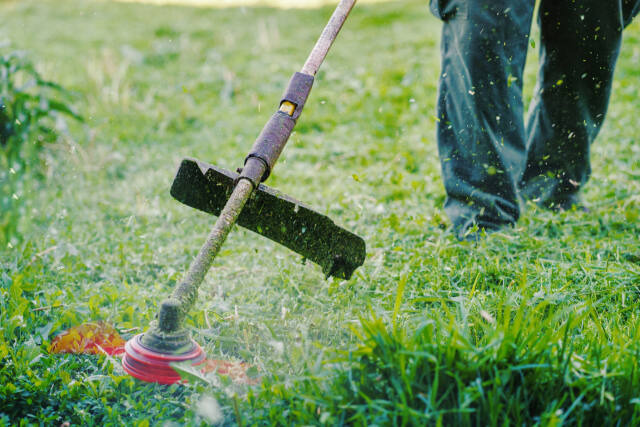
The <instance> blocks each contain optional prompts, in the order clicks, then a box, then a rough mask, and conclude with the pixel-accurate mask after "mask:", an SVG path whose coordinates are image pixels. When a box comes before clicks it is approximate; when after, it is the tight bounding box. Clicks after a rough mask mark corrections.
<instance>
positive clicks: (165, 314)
mask: <svg viewBox="0 0 640 427" xmlns="http://www.w3.org/2000/svg"><path fill="white" fill-rule="evenodd" d="M355 3H356V0H341V1H340V3H339V4H338V6H337V7H336V9H335V11H334V12H333V15H332V16H331V18H330V20H329V22H328V23H327V25H326V26H325V28H324V30H323V31H322V34H321V35H320V38H319V39H318V41H317V42H316V45H315V46H314V48H313V50H312V51H311V53H310V54H309V57H308V58H307V61H306V62H305V64H304V66H303V68H302V70H301V74H305V75H307V76H312V77H313V76H315V74H316V73H317V71H318V68H319V67H320V64H322V62H323V60H324V58H325V57H326V55H327V53H328V52H329V48H330V47H331V45H332V44H333V41H334V40H335V38H336V36H337V35H338V33H339V31H340V29H341V28H342V25H343V24H344V22H345V20H346V19H347V16H348V15H349V12H350V11H351V9H352V8H353V6H354V5H355ZM312 80H313V79H311V81H312ZM308 90H310V86H309V87H308V88H307V95H308ZM304 100H306V95H305V98H304V99H303V100H302V103H301V104H300V105H296V104H295V103H294V104H291V103H289V102H287V101H283V102H282V103H281V105H280V109H279V112H278V113H286V114H288V115H289V116H291V117H292V118H293V120H294V121H293V124H292V125H291V126H290V128H288V129H286V130H285V131H286V132H283V130H282V126H280V128H279V129H277V132H280V134H279V135H277V136H278V137H279V138H280V140H279V141H277V142H278V143H279V144H281V146H279V147H277V149H273V148H272V147H271V146H272V145H273V144H272V143H271V141H270V140H269V137H270V136H271V135H272V134H269V133H268V132H267V133H266V135H267V138H266V139H267V141H261V142H262V145H260V144H258V142H256V144H254V148H256V147H258V149H262V150H264V147H265V146H266V147H267V151H268V153H267V154H268V156H266V157H267V159H266V160H265V159H264V157H262V158H261V157H260V155H259V154H260V153H257V154H255V155H254V153H253V152H252V153H251V154H250V155H249V156H248V157H247V160H246V161H245V166H244V170H243V173H242V174H241V175H240V177H239V179H238V181H237V183H236V186H235V188H234V190H233V193H232V194H231V196H230V198H229V200H228V201H227V203H226V205H225V207H224V209H223V210H222V212H221V213H220V216H219V217H218V219H217V221H216V223H215V225H214V226H213V229H212V230H211V232H210V233H209V235H208V237H207V240H206V241H205V243H204V245H203V246H202V248H201V249H200V252H198V255H197V256H196V258H195V259H194V260H193V262H192V263H191V265H190V266H189V270H188V271H187V273H186V275H185V278H184V280H183V281H182V282H181V283H180V284H179V285H178V287H177V288H176V289H175V290H174V292H173V294H172V296H171V297H170V298H169V299H167V300H165V301H163V302H162V304H161V306H160V310H159V312H158V319H157V321H156V322H154V323H153V324H152V325H151V329H150V330H149V331H148V332H147V333H146V334H144V336H143V337H142V338H141V340H142V343H143V344H144V345H145V347H148V348H151V349H156V350H163V351H171V352H179V351H182V350H185V349H187V348H188V347H189V346H190V345H191V338H190V336H189V333H188V332H187V331H186V330H185V328H184V327H183V321H184V318H185V316H186V314H187V313H188V312H189V310H191V308H192V307H193V305H194V304H195V301H196V298H197V294H198V288H199V287H200V284H201V283H202V281H203V280H204V278H205V276H206V274H207V272H208V271H209V269H210V268H211V265H212V263H213V260H214V259H215V257H216V255H217V254H218V252H219V251H220V248H221V247H222V244H223V243H224V241H225V239H226V238H227V235H228V234H229V231H231V228H232V227H233V225H234V224H235V223H236V220H237V219H238V216H239V215H240V213H241V212H242V209H243V207H244V205H245V203H246V202H247V200H248V199H249V197H251V194H252V192H253V190H254V189H255V188H256V187H257V186H258V184H259V183H260V182H261V181H263V180H264V179H266V177H267V176H268V174H269V172H270V169H271V167H272V166H273V163H275V161H276V160H277V158H278V156H279V154H280V152H281V151H282V148H284V144H285V143H286V141H287V139H288V137H289V135H290V133H291V130H292V129H293V125H295V119H297V118H298V116H299V114H300V111H301V108H302V106H303V105H304ZM278 113H276V114H278ZM270 122H271V121H270ZM269 126H270V123H267V125H266V126H265V129H264V130H263V133H265V130H267V129H268V127H269ZM277 132H276V133H277ZM283 134H284V135H283ZM259 139H260V137H259ZM265 143H266V145H265ZM270 144H271V146H270ZM258 151H260V150H258Z"/></svg>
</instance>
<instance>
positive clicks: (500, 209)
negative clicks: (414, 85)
mask: <svg viewBox="0 0 640 427" xmlns="http://www.w3.org/2000/svg"><path fill="white" fill-rule="evenodd" d="M534 6H535V0H468V1H465V0H431V10H432V11H433V13H434V14H435V15H436V16H438V17H439V18H440V19H442V20H443V21H444V26H443V29H442V46H441V51H442V73H441V75H440V86H439V91H438V92H439V93H438V112H437V116H438V119H439V121H438V124H437V136H438V150H439V154H440V161H441V165H442V175H443V180H444V184H445V189H446V192H447V200H446V202H445V211H446V212H447V214H448V216H449V217H450V219H451V221H452V222H453V225H454V228H455V229H456V231H457V232H458V233H459V236H461V234H463V233H464V232H465V231H466V230H468V229H469V228H470V227H471V226H472V225H474V224H476V225H477V226H478V227H480V228H485V229H496V228H499V227H501V226H503V225H507V224H513V223H515V222H516V221H517V220H518V217H519V215H520V208H519V197H522V198H524V199H529V200H533V201H534V202H537V203H538V204H540V205H543V206H548V207H550V206H552V205H553V204H554V203H562V202H563V201H565V200H569V199H571V198H572V197H573V196H574V195H575V193H577V192H578V191H579V189H580V188H581V187H582V186H583V185H584V184H585V183H586V181H587V180H588V179H589V174H590V165H589V147H590V145H591V143H592V142H593V140H594V138H595V137H596V135H597V134H598V131H599V130H600V127H601V126H602V123H603V120H604V117H605V113H606V111H607V105H608V103H609V96H610V93H611V84H612V78H613V72H614V67H615V63H616V60H617V58H618V53H619V51H620V44H621V41H622V30H623V29H624V27H626V26H627V25H628V24H629V23H630V22H631V20H632V19H633V17H634V16H635V15H636V14H637V13H638V10H639V9H640V0H606V1H605V0H572V1H569V0H542V1H541V2H540V9H539V14H538V23H539V26H540V46H539V49H540V70H539V74H538V82H537V86H536V90H535V95H534V99H533V101H532V104H531V106H530V107H529V114H528V118H527V121H526V125H525V120H524V108H523V101H522V79H523V78H522V75H523V70H524V65H525V60H526V56H527V49H528V45H529V30H530V28H531V21H532V17H533V11H534Z"/></svg>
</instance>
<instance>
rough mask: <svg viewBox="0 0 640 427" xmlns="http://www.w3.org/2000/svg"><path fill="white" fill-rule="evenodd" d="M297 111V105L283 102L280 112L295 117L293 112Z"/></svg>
mask: <svg viewBox="0 0 640 427" xmlns="http://www.w3.org/2000/svg"><path fill="white" fill-rule="evenodd" d="M295 109H296V104H292V103H291V102H289V101H282V104H280V111H282V112H283V113H287V114H288V115H290V116H293V112H294V111H295Z"/></svg>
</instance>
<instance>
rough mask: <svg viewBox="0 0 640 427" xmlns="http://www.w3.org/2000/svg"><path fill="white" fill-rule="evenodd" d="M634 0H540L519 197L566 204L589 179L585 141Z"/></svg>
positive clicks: (600, 113) (597, 121) (598, 116)
mask: <svg viewBox="0 0 640 427" xmlns="http://www.w3.org/2000/svg"><path fill="white" fill-rule="evenodd" d="M639 4H640V2H639V1H638V0H611V1H601V0H578V1H571V2H569V1H556V0H542V2H541V4H540V10H539V16H538V22H539V25H540V62H541V65H540V71H539V75H538V84H537V87H536V94H535V97H534V99H533V101H532V103H531V107H530V108H529V117H528V120H527V127H526V134H527V148H528V154H527V161H526V166H525V170H524V173H523V175H522V178H521V180H520V183H519V185H520V189H521V195H522V196H523V197H524V198H525V199H529V200H532V201H534V202H536V203H538V204H539V205H540V206H544V207H548V208H551V209H567V208H569V207H571V205H572V204H574V203H576V202H577V197H576V196H577V193H578V191H579V190H580V188H581V187H582V186H583V185H584V184H585V183H586V182H587V180H588V179H589V174H590V172H591V168H590V165H589V147H590V145H591V143H592V142H593V140H594V139H595V137H596V135H597V134H598V131H599V130H600V127H601V126H602V123H603V121H604V117H605V114H606V112H607V105H608V103H609V96H610V94H611V83H612V79H613V71H614V67H615V64H616V59H617V58H618V53H619V50H620V43H621V40H622V30H623V28H624V26H625V25H627V24H628V23H629V22H631V19H632V18H633V15H634V14H635V13H637V11H638V5H639Z"/></svg>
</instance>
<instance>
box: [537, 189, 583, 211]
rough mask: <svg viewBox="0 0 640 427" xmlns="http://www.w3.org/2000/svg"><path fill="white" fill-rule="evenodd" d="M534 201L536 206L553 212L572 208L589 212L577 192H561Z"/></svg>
mask: <svg viewBox="0 0 640 427" xmlns="http://www.w3.org/2000/svg"><path fill="white" fill-rule="evenodd" d="M534 202H535V203H536V204H537V205H538V206H540V207H542V208H545V209H549V210H550V211H553V212H566V211H572V210H574V209H575V210H577V211H580V212H585V213H586V212H589V208H587V207H586V206H585V205H584V203H583V202H582V198H581V197H580V195H579V194H578V193H571V194H562V195H559V196H555V197H552V198H549V199H547V200H544V201H536V200H534Z"/></svg>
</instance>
